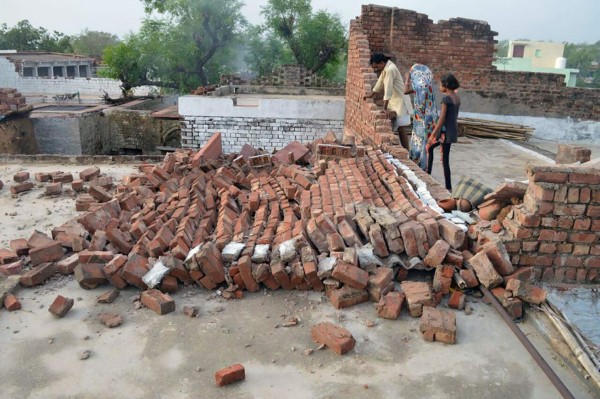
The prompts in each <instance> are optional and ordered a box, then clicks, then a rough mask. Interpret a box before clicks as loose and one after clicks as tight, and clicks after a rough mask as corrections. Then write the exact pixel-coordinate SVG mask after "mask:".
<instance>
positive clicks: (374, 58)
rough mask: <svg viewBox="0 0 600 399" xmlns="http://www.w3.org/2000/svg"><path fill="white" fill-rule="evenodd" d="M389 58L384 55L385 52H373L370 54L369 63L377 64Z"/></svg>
mask: <svg viewBox="0 0 600 399" xmlns="http://www.w3.org/2000/svg"><path fill="white" fill-rule="evenodd" d="M389 59H390V57H386V55H385V54H382V53H375V54H371V62H370V64H371V65H373V64H379V63H380V62H388V60H389Z"/></svg>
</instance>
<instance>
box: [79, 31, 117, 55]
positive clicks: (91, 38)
mask: <svg viewBox="0 0 600 399" xmlns="http://www.w3.org/2000/svg"><path fill="white" fill-rule="evenodd" d="M71 43H72V46H73V50H74V51H75V54H82V55H87V56H90V57H94V58H101V57H102V52H103V51H104V49H105V48H106V47H108V46H113V45H115V44H117V43H119V37H118V36H117V35H114V34H112V33H108V32H99V31H93V30H89V29H85V30H84V31H82V32H81V33H80V34H78V35H77V36H74V37H72V38H71Z"/></svg>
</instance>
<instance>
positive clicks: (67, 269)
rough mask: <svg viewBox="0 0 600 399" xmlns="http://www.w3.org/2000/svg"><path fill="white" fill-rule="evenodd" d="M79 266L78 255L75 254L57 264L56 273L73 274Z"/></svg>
mask: <svg viewBox="0 0 600 399" xmlns="http://www.w3.org/2000/svg"><path fill="white" fill-rule="evenodd" d="M78 264H79V256H78V254H73V255H71V256H69V257H68V258H65V259H63V260H61V261H59V262H57V263H56V271H57V272H58V273H60V274H64V275H67V274H72V273H73V272H74V271H75V267H76V266H77V265H78Z"/></svg>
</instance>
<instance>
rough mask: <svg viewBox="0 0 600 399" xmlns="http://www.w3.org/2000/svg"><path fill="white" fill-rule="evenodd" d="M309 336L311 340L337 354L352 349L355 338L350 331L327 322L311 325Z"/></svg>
mask: <svg viewBox="0 0 600 399" xmlns="http://www.w3.org/2000/svg"><path fill="white" fill-rule="evenodd" d="M311 336H312V339H313V341H315V342H317V343H319V344H323V345H326V346H327V347H328V348H329V349H331V350H332V351H333V352H335V353H337V354H338V355H343V354H345V353H347V352H348V351H350V350H352V349H353V348H354V345H355V344H356V340H355V339H354V337H353V336H352V334H351V333H350V331H348V330H346V329H345V328H343V327H340V326H338V325H335V324H333V323H329V322H323V323H319V324H317V325H315V326H313V327H312V329H311Z"/></svg>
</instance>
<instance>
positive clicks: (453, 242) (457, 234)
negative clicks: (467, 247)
mask: <svg viewBox="0 0 600 399" xmlns="http://www.w3.org/2000/svg"><path fill="white" fill-rule="evenodd" d="M438 225H439V227H440V236H441V237H442V238H443V239H444V240H445V241H446V242H447V243H448V244H450V246H451V247H452V248H454V249H460V248H461V247H462V246H463V244H464V242H465V232H464V231H463V230H462V229H461V228H460V227H458V226H457V225H456V224H454V223H452V222H451V221H449V220H447V219H440V220H438Z"/></svg>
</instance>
